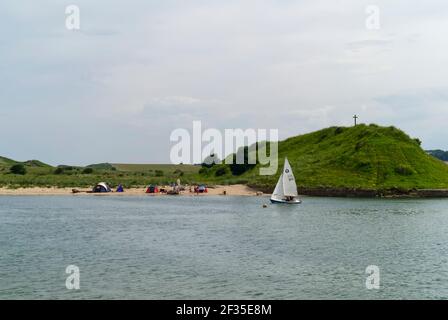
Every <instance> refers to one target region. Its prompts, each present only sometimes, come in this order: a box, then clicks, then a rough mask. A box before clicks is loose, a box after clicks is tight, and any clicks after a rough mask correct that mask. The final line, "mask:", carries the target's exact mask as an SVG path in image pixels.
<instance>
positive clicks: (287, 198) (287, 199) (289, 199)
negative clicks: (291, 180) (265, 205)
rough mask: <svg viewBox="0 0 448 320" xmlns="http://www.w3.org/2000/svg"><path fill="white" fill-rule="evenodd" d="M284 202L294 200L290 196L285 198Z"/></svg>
mask: <svg viewBox="0 0 448 320" xmlns="http://www.w3.org/2000/svg"><path fill="white" fill-rule="evenodd" d="M285 200H286V201H293V200H294V197H292V196H286V198H285Z"/></svg>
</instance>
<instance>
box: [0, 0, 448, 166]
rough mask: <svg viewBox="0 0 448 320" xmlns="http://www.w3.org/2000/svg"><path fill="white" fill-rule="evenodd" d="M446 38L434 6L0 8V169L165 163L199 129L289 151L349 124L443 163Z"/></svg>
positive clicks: (113, 2) (444, 6) (169, 3)
mask: <svg viewBox="0 0 448 320" xmlns="http://www.w3.org/2000/svg"><path fill="white" fill-rule="evenodd" d="M68 5H76V6H78V7H79V10H80V29H79V30H69V29H67V28H66V19H67V14H66V13H65V9H66V7H67V6H68ZM369 5H370V6H371V5H374V6H375V8H377V9H378V10H379V11H378V12H379V15H375V17H373V18H374V19H376V20H375V21H379V24H376V25H375V27H372V26H371V24H369V23H367V25H366V22H369V21H370V22H371V21H372V20H371V19H372V12H371V11H369V9H368V6H369ZM366 10H367V11H366ZM378 17H379V20H378V19H377V18H378ZM447 30H448V2H447V1H444V0H427V1H425V2H421V1H409V0H394V1H390V0H388V1H386V0H377V1H375V0H370V1H363V0H339V1H328V0H326V1H322V0H309V1H302V0H298V1H294V0H283V1H270V0H238V1H235V0H225V1H224V0H220V1H217V0H202V1H199V0H189V1H185V0H183V1H173V0H163V1H156V0H147V1H143V0H141V1H140V0H130V1H118V0H108V1H99V0H98V1H88V0H72V1H61V0H57V1H56V0H40V1H38V2H37V1H12V0H4V1H2V2H1V3H0V136H1V139H0V155H2V156H6V157H10V158H13V159H16V160H22V161H23V160H28V159H39V160H42V161H44V162H47V163H50V164H53V165H57V164H72V165H87V164H91V163H100V162H111V163H169V161H170V149H171V148H172V146H173V142H170V134H171V132H173V130H175V129H177V128H185V129H187V130H189V131H191V130H192V122H193V121H194V120H200V121H201V122H202V126H203V128H204V129H206V128H217V129H219V130H224V129H225V128H243V129H247V128H255V129H259V128H262V129H272V128H274V129H278V130H279V136H280V139H285V138H287V137H290V136H293V135H298V134H302V133H307V132H311V131H315V130H319V129H322V128H324V127H328V126H350V125H352V124H353V118H352V117H353V115H354V114H357V115H358V116H359V121H360V122H362V123H377V124H380V125H387V126H388V125H394V126H396V127H398V128H401V129H403V130H404V131H406V132H407V133H408V134H409V135H411V136H412V137H418V138H420V139H421V140H422V141H423V147H424V148H426V149H436V148H440V149H448V139H446V137H447V134H446V121H447V119H448V90H447V89H448V68H447V67H446V66H448V61H447V60H448V37H447V32H446V31H447Z"/></svg>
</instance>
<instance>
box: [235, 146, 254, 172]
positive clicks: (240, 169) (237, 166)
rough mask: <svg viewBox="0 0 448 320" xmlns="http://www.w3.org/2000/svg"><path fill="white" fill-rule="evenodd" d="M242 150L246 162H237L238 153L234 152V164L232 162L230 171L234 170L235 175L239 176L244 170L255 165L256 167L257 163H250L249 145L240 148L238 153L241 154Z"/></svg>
mask: <svg viewBox="0 0 448 320" xmlns="http://www.w3.org/2000/svg"><path fill="white" fill-rule="evenodd" d="M240 152H244V154H243V158H244V162H243V163H241V164H237V163H236V162H237V155H236V154H233V161H232V164H230V165H229V166H230V171H231V172H232V174H233V175H235V176H239V175H241V174H243V173H244V172H246V171H248V170H250V169H252V168H253V167H255V164H249V148H248V147H244V148H242V149H240V150H238V154H240Z"/></svg>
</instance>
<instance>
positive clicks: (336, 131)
mask: <svg viewBox="0 0 448 320" xmlns="http://www.w3.org/2000/svg"><path fill="white" fill-rule="evenodd" d="M342 132H344V128H343V127H337V128H336V130H334V134H335V135H338V134H341V133H342Z"/></svg>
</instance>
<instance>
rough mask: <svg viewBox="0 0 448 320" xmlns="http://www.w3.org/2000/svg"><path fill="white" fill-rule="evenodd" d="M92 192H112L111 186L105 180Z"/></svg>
mask: <svg viewBox="0 0 448 320" xmlns="http://www.w3.org/2000/svg"><path fill="white" fill-rule="evenodd" d="M92 192H95V193H100V192H112V190H111V188H110V187H109V186H108V185H107V183H105V182H100V183H98V184H97V185H96V186H95V187H94V188H93V190H92Z"/></svg>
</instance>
